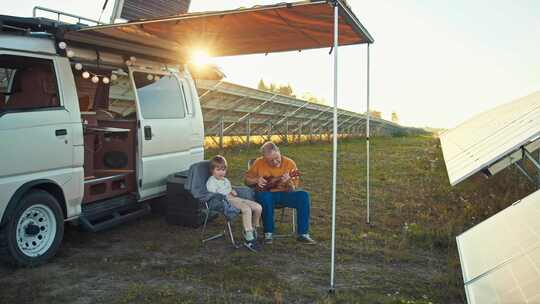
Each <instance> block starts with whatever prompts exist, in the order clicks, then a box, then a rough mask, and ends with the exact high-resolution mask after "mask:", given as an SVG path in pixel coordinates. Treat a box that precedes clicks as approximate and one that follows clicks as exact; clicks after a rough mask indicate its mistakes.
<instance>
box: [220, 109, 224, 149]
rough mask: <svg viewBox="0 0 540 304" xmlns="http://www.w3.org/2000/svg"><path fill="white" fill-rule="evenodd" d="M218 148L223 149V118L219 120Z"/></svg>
mask: <svg viewBox="0 0 540 304" xmlns="http://www.w3.org/2000/svg"><path fill="white" fill-rule="evenodd" d="M219 148H220V149H223V116H221V117H220V118H219Z"/></svg>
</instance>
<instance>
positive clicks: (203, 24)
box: [64, 0, 373, 61]
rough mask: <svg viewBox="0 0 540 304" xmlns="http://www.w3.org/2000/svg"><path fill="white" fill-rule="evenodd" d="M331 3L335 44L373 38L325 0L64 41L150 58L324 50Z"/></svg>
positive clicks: (85, 32) (69, 36) (116, 28)
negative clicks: (196, 53)
mask: <svg viewBox="0 0 540 304" xmlns="http://www.w3.org/2000/svg"><path fill="white" fill-rule="evenodd" d="M333 4H336V5H338V6H339V12H340V18H339V45H352V44H362V43H372V42H373V39H372V38H371V35H370V34H369V33H368V32H367V30H366V29H365V28H364V27H363V26H362V24H361V23H360V22H359V21H358V19H357V18H356V16H355V15H354V14H353V13H352V11H351V10H350V8H348V7H347V5H346V4H344V3H343V2H342V1H326V0H315V1H313V0H312V1H302V2H296V3H280V4H276V5H267V6H256V7H253V8H247V9H237V10H229V11H219V12H203V13H191V14H184V15H178V16H171V17H164V18H158V19H148V20H140V21H132V22H128V23H121V24H113V25H103V26H94V27H86V28H81V29H79V30H75V31H73V30H72V31H67V32H66V33H65V34H64V39H66V40H68V41H74V42H78V43H86V44H90V45H97V46H102V47H106V48H112V49H120V50H124V51H131V52H140V53H149V52H152V51H151V49H159V50H160V52H161V53H160V52H157V53H156V52H155V51H154V52H152V53H153V55H154V56H156V54H157V57H168V58H169V59H176V60H178V61H183V60H185V59H187V58H189V56H190V55H191V52H193V50H194V49H204V50H205V51H207V52H208V53H209V54H210V55H211V56H214V57H219V56H233V55H247V54H260V53H272V52H283V51H294V50H304V49H315V48H325V47H331V46H332V45H333ZM134 45H137V46H134ZM141 45H142V47H141ZM145 47H148V48H145ZM176 60H175V61H176Z"/></svg>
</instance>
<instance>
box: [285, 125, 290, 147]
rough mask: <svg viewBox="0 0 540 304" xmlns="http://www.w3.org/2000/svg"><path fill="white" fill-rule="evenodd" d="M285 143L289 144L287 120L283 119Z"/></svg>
mask: <svg viewBox="0 0 540 304" xmlns="http://www.w3.org/2000/svg"><path fill="white" fill-rule="evenodd" d="M285 143H286V144H289V120H288V119H286V120H285Z"/></svg>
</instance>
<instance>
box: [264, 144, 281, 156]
mask: <svg viewBox="0 0 540 304" xmlns="http://www.w3.org/2000/svg"><path fill="white" fill-rule="evenodd" d="M273 151H275V152H278V153H279V148H278V146H277V145H276V144H274V143H273V142H271V141H267V142H265V143H264V144H263V145H262V146H261V154H262V155H266V154H268V153H270V152H273Z"/></svg>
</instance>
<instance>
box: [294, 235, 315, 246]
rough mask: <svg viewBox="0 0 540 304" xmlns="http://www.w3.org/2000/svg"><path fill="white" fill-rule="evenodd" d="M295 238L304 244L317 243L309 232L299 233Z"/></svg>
mask: <svg viewBox="0 0 540 304" xmlns="http://www.w3.org/2000/svg"><path fill="white" fill-rule="evenodd" d="M297 240H298V241H299V242H300V243H304V244H309V245H315V244H317V242H316V241H315V240H314V239H312V238H311V237H310V236H309V234H300V235H299V236H298V238H297Z"/></svg>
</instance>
